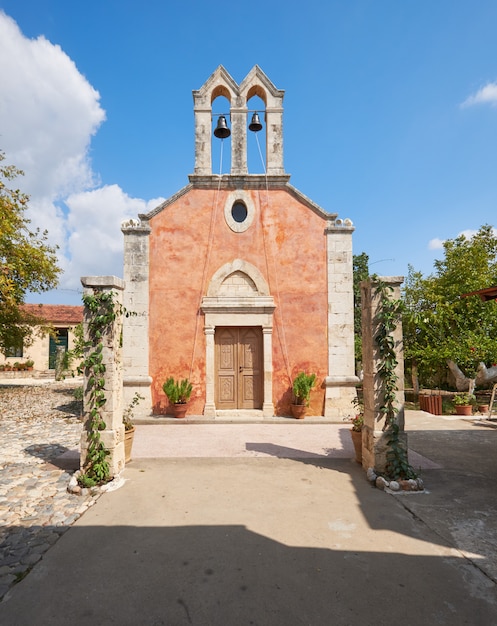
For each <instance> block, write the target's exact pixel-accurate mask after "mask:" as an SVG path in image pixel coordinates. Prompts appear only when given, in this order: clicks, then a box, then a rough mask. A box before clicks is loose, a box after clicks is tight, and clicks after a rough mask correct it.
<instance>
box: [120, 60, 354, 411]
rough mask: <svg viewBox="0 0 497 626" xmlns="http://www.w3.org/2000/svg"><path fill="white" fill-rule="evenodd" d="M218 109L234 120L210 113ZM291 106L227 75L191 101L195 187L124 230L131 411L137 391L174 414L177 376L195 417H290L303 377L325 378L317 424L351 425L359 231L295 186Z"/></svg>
mask: <svg viewBox="0 0 497 626" xmlns="http://www.w3.org/2000/svg"><path fill="white" fill-rule="evenodd" d="M220 96H223V97H224V98H226V100H227V101H228V102H229V111H226V113H224V114H223V115H218V114H213V102H214V101H215V100H216V98H218V97H220ZM254 96H257V98H256V100H257V101H258V103H259V102H261V101H262V102H263V103H264V107H263V109H262V110H260V109H258V110H253V109H252V108H251V98H253V97H254ZM283 96H284V92H283V91H282V90H280V89H277V88H276V87H275V86H274V85H273V83H272V82H271V81H270V80H269V78H268V77H267V76H266V75H265V74H264V72H263V71H262V70H261V69H260V68H259V67H258V66H255V67H254V68H253V69H252V70H251V71H250V72H249V74H248V75H247V76H246V78H245V79H244V80H243V81H242V82H241V83H240V84H237V83H236V82H235V81H234V80H233V78H232V77H231V76H230V75H229V73H228V72H227V71H226V70H225V69H224V67H222V66H219V67H218V68H217V69H216V71H215V72H214V73H213V74H212V75H211V76H210V77H209V78H208V80H207V81H206V82H205V84H204V85H203V86H202V87H201V88H200V89H199V90H198V91H194V92H193V101H194V116H195V167H194V171H193V174H190V175H189V176H188V179H189V182H188V184H187V185H186V186H185V187H183V188H182V189H180V190H179V191H178V192H177V193H176V194H175V195H173V196H172V197H171V198H169V199H168V200H166V201H165V202H164V203H162V204H161V205H160V206H158V207H157V208H156V209H154V210H153V211H151V212H150V213H148V214H146V215H139V216H138V219H136V220H129V221H127V222H124V223H123V224H122V232H123V234H124V281H125V290H124V305H125V307H126V309H127V310H128V311H131V312H132V313H133V314H132V315H130V316H128V317H126V319H125V321H124V331H123V364H124V369H123V384H124V403H125V404H127V403H128V402H129V400H130V399H131V398H132V397H133V395H134V394H135V393H136V392H138V393H140V394H141V395H142V396H144V397H145V401H144V402H143V403H142V405H141V409H142V411H144V412H145V413H149V414H157V415H160V414H168V413H169V407H168V401H167V398H166V396H165V394H164V392H163V390H162V385H163V383H164V381H165V380H166V379H167V378H168V377H170V376H173V377H174V378H176V379H183V378H188V379H189V380H190V381H191V383H192V384H193V393H192V398H191V401H190V404H189V408H188V414H189V415H197V416H205V417H206V418H222V417H223V416H227V415H228V414H229V415H234V414H239V415H242V416H243V415H250V416H255V417H261V418H267V417H272V416H287V415H290V414H291V412H290V405H291V403H292V391H291V388H292V381H293V378H294V377H295V376H296V375H297V374H298V373H299V372H301V371H304V372H306V373H315V374H316V376H317V383H316V386H315V388H314V389H313V391H312V394H311V402H310V407H309V409H308V414H309V415H316V416H319V415H322V416H326V417H337V418H340V417H344V416H349V415H350V414H351V413H352V405H351V400H352V398H353V397H355V385H356V383H357V382H358V380H357V377H356V376H355V364H354V319H353V276H352V233H353V231H354V228H353V225H352V222H351V221H350V220H349V219H340V218H339V217H338V216H337V214H336V213H328V212H327V211H325V210H324V209H322V208H321V207H319V206H318V205H316V204H315V203H314V202H313V201H312V200H310V199H309V198H308V197H307V196H305V195H304V194H302V193H301V192H300V191H298V190H297V189H295V188H294V187H293V186H292V185H291V184H290V182H289V181H290V175H289V174H287V173H286V172H285V168H284V164H283ZM252 132H254V133H260V134H259V135H258V137H260V138H261V139H262V140H264V138H265V172H264V173H262V174H250V173H249V172H248V168H247V140H248V135H249V133H252ZM219 141H221V142H231V167H230V170H229V173H228V174H215V173H214V172H213V167H212V152H213V150H212V145H213V142H219Z"/></svg>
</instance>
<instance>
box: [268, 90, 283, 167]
mask: <svg viewBox="0 0 497 626" xmlns="http://www.w3.org/2000/svg"><path fill="white" fill-rule="evenodd" d="M282 99H283V98H282V97H281V98H280V100H282ZM266 172H267V174H268V176H271V175H278V174H284V173H285V168H284V167H283V108H282V107H274V108H273V107H266Z"/></svg>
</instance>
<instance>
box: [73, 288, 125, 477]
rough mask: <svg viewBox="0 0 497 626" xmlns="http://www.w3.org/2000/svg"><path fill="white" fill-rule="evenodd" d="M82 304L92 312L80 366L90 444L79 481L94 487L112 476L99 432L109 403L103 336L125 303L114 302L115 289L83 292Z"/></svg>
mask: <svg viewBox="0 0 497 626" xmlns="http://www.w3.org/2000/svg"><path fill="white" fill-rule="evenodd" d="M83 303H84V305H85V307H86V309H87V311H88V312H89V313H90V315H89V317H88V322H87V337H88V338H87V340H86V341H85V342H84V347H85V355H86V356H85V358H84V359H83V361H82V363H81V364H80V366H79V370H78V371H79V372H80V373H84V374H85V378H86V380H87V387H86V390H85V391H86V397H87V407H88V412H87V419H88V422H89V423H87V424H86V430H87V433H88V447H87V451H86V458H85V460H84V463H83V467H82V472H81V474H80V476H79V478H78V482H79V483H80V485H81V486H83V487H92V486H95V485H100V484H103V483H106V482H108V481H109V480H110V479H111V476H110V468H109V463H108V461H107V456H108V455H109V451H108V450H107V449H106V448H105V446H104V444H103V442H102V439H101V436H100V433H101V431H102V430H104V429H105V428H106V423H105V421H104V419H103V410H104V406H105V403H106V396H105V372H106V366H105V363H104V362H103V348H104V343H103V340H104V337H105V336H106V335H108V334H109V333H110V332H112V327H113V324H114V322H115V320H116V317H117V315H119V314H120V313H121V310H122V306H121V304H120V303H118V302H116V301H115V294H114V292H112V291H100V290H94V292H93V293H92V294H84V295H83Z"/></svg>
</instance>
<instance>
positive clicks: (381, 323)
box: [371, 275, 416, 480]
mask: <svg viewBox="0 0 497 626" xmlns="http://www.w3.org/2000/svg"><path fill="white" fill-rule="evenodd" d="M371 279H372V284H373V285H374V289H375V294H376V295H377V296H378V297H379V299H380V306H379V308H378V313H377V323H378V327H379V330H378V331H377V333H376V335H375V337H374V341H375V342H376V345H377V346H378V352H379V355H380V361H381V364H380V366H379V368H378V375H379V377H380V379H381V382H382V404H381V405H380V407H379V412H380V414H381V416H382V417H384V418H385V422H384V425H383V431H384V432H385V434H386V436H387V445H388V451H387V453H386V461H387V462H386V473H387V475H388V476H389V478H391V479H393V480H398V479H409V478H416V472H415V471H414V469H413V468H412V467H411V465H409V461H408V456H407V447H406V444H405V442H404V441H403V440H402V439H401V437H400V426H399V423H398V415H397V414H398V411H399V409H398V407H397V405H396V400H397V391H398V375H397V372H396V368H397V365H398V360H397V354H396V351H395V340H394V331H395V330H396V328H397V325H398V324H399V322H400V319H401V314H402V301H401V300H396V299H393V298H392V297H391V295H392V292H393V289H392V287H391V286H390V285H388V284H386V283H385V282H383V281H381V280H380V279H379V278H378V276H376V275H374V276H372V277H371Z"/></svg>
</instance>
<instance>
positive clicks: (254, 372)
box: [214, 326, 264, 411]
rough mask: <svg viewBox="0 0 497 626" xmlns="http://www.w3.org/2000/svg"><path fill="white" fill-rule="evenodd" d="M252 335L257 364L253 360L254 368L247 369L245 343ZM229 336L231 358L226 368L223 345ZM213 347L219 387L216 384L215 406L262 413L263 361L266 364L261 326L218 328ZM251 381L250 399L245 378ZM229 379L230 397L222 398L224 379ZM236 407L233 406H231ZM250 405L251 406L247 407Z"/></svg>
mask: <svg viewBox="0 0 497 626" xmlns="http://www.w3.org/2000/svg"><path fill="white" fill-rule="evenodd" d="M247 333H250V334H251V335H252V336H253V338H254V340H255V343H256V346H255V351H254V352H253V354H255V357H256V358H255V361H254V359H253V357H252V358H251V361H252V363H251V366H250V367H244V361H245V359H244V355H245V350H244V346H245V345H246V343H244V340H245V338H246V336H247ZM226 335H228V336H229V339H230V341H229V344H228V345H229V346H231V350H230V351H229V352H230V358H229V359H228V362H227V363H226V367H224V368H223V367H222V365H221V360H222V358H221V355H222V352H223V351H222V346H224V345H226V341H225V338H226ZM214 346H215V350H216V354H215V367H216V385H215V392H216V393H215V396H216V397H215V401H216V406H218V407H219V408H220V409H221V408H223V410H225V409H235V410H246V409H249V410H253V409H255V410H259V411H260V410H261V409H262V400H263V382H264V379H263V376H262V362H263V354H264V352H263V339H262V329H261V327H260V326H217V327H216V328H215V330H214ZM246 377H248V378H250V379H251V384H250V385H249V388H250V390H251V394H250V396H251V397H249V398H246V396H245V391H246V389H247V387H246V385H245V378H246ZM223 378H226V379H227V382H229V384H228V393H229V396H230V397H229V398H222V395H223V394H222V393H221V387H222V384H221V379H223ZM231 404H233V405H234V406H229V405H231ZM248 405H251V406H248Z"/></svg>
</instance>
